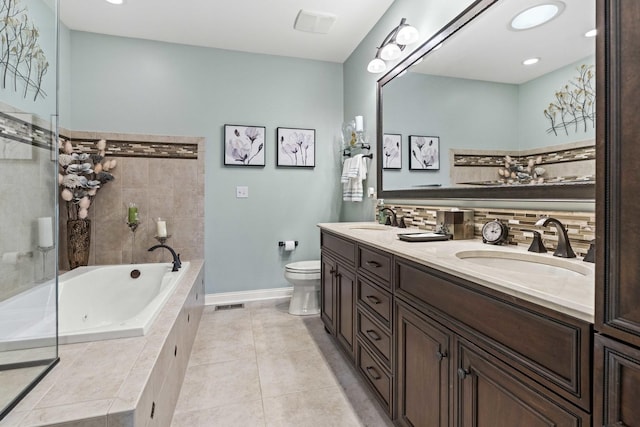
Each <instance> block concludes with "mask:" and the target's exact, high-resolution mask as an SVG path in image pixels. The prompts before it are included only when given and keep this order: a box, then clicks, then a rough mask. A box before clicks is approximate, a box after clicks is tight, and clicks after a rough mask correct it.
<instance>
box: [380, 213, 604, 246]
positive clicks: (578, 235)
mask: <svg viewBox="0 0 640 427" xmlns="http://www.w3.org/2000/svg"><path fill="white" fill-rule="evenodd" d="M384 207H388V208H391V209H393V210H394V211H395V212H396V213H397V215H398V218H399V217H401V216H402V217H404V220H405V223H406V224H407V227H415V228H419V229H422V230H429V231H435V229H436V213H437V211H439V210H450V209H451V208H450V207H437V206H417V205H396V204H385V205H384ZM473 212H474V230H475V236H476V237H477V238H481V233H482V226H483V225H484V224H485V223H486V222H487V221H490V220H494V219H498V220H500V221H502V222H503V223H504V224H507V225H508V227H509V239H508V242H507V244H509V245H515V246H522V247H525V248H528V247H529V245H530V244H531V242H532V240H533V233H532V231H533V230H535V231H538V232H539V233H540V234H541V235H542V239H543V242H544V245H545V247H546V248H547V249H548V250H549V251H553V250H555V248H556V246H557V242H558V235H557V233H556V229H555V227H552V228H549V227H544V228H541V227H536V225H535V223H536V221H537V220H538V219H540V217H543V216H551V217H554V218H556V219H558V220H560V222H562V223H563V224H564V225H565V227H566V228H567V233H568V235H569V240H570V241H571V247H572V248H573V250H574V251H575V253H576V254H577V255H578V256H584V255H585V254H586V253H587V251H588V249H589V244H590V243H591V241H592V240H593V239H595V238H596V237H595V234H596V224H595V223H596V214H595V212H564V211H542V210H540V211H528V210H517V209H483V208H475V209H473ZM376 217H377V216H376Z"/></svg>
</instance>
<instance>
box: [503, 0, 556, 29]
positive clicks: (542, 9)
mask: <svg viewBox="0 0 640 427" xmlns="http://www.w3.org/2000/svg"><path fill="white" fill-rule="evenodd" d="M564 8H565V4H564V3H563V2H561V1H548V2H546V3H543V4H539V5H537V6H533V7H530V8H528V9H525V10H523V11H522V12H520V13H518V14H517V15H516V16H514V17H513V19H512V20H511V24H510V25H509V27H510V28H511V29H512V30H516V31H521V30H528V29H530V28H535V27H538V26H540V25H542V24H545V23H547V22H549V21H551V20H552V19H553V18H555V17H557V16H558V15H560V13H562V11H563V10H564Z"/></svg>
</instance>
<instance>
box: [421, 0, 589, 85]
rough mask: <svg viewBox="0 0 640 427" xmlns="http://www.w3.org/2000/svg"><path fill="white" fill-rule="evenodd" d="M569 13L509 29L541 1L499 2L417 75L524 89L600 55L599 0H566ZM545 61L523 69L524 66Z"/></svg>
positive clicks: (431, 55)
mask: <svg viewBox="0 0 640 427" xmlns="http://www.w3.org/2000/svg"><path fill="white" fill-rule="evenodd" d="M562 1H563V2H564V3H565V5H566V7H565V10H564V11H563V12H562V13H561V14H560V15H559V16H557V17H556V18H554V19H553V20H551V21H549V22H547V23H546V24H543V25H541V26H539V27H536V28H532V29H529V30H525V31H512V30H510V29H509V23H510V22H511V19H512V18H513V17H514V16H515V15H517V14H518V13H519V12H521V11H523V10H525V9H527V8H529V7H531V6H534V5H538V4H540V3H542V1H541V0H510V1H505V2H498V3H497V4H496V5H494V6H491V7H490V8H489V10H487V11H486V12H485V13H483V14H482V15H481V16H479V17H478V18H477V19H475V20H474V21H473V22H472V24H470V25H469V26H467V27H464V28H463V29H462V30H460V31H459V32H458V33H457V34H455V35H454V36H452V37H451V38H450V39H449V40H447V41H445V43H444V44H443V47H442V49H438V50H436V51H433V52H431V53H429V54H428V55H427V57H426V58H425V60H424V61H423V62H422V63H420V64H416V66H414V68H412V71H414V72H420V73H426V74H435V75H445V76H451V77H458V78H466V79H474V80H484V81H493V82H501V83H512V84H521V83H524V82H527V81H529V80H531V79H534V78H536V77H539V76H541V75H544V74H546V73H548V72H550V71H553V70H556V69H558V68H561V67H563V66H565V65H567V64H571V63H573V62H576V61H579V60H581V59H583V58H585V57H587V56H589V55H593V54H594V53H595V38H586V37H584V33H585V32H587V31H588V30H591V29H593V28H595V10H596V8H595V0H562ZM531 57H539V58H540V62H538V63H537V64H535V65H532V66H528V67H526V66H523V65H522V61H523V60H525V59H527V58H531Z"/></svg>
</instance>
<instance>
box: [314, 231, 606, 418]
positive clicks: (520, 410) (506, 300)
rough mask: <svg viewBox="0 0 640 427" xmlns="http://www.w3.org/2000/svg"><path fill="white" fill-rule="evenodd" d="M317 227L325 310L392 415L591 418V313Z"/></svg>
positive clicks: (332, 327) (330, 324) (329, 324)
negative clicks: (584, 316)
mask: <svg viewBox="0 0 640 427" xmlns="http://www.w3.org/2000/svg"><path fill="white" fill-rule="evenodd" d="M326 235H329V236H330V237H331V239H329V240H327V239H326V238H325V236H326ZM322 236H323V237H322V241H323V242H324V243H323V250H322V259H323V282H322V283H323V286H322V304H323V307H322V318H323V320H324V322H325V325H327V330H329V331H331V332H332V333H333V334H334V335H335V336H336V338H337V340H338V342H339V343H340V345H341V346H342V347H343V348H344V349H345V350H347V351H348V352H349V350H350V349H351V348H353V350H352V351H353V355H354V363H355V365H356V368H357V369H358V371H359V372H360V373H361V375H362V377H363V379H364V380H365V381H366V382H367V383H368V384H369V385H370V387H371V390H372V391H373V392H374V394H375V395H376V396H377V398H378V400H379V401H380V403H381V405H382V406H383V407H384V409H385V410H386V411H387V413H388V414H389V416H390V417H391V418H392V419H393V420H394V421H395V423H396V424H397V425H400V426H407V427H408V426H413V427H418V426H419V427H445V426H479V427H482V426H491V427H501V426H505V427H511V426H527V427H530V426H531V427H536V426H551V425H555V426H575V427H589V426H591V369H592V351H591V350H592V336H593V330H592V325H591V324H590V323H588V322H584V321H581V320H578V319H575V318H573V317H570V316H567V315H564V314H562V313H559V312H556V311H554V310H550V309H547V308H544V307H541V306H538V305H536V304H533V303H530V302H527V301H524V300H520V299H518V298H515V297H512V296H508V295H505V294H503V293H501V292H498V291H494V290H491V289H489V288H486V287H484V286H481V285H478V284H476V283H473V282H470V281H467V280H464V279H461V278H458V277H455V276H452V275H450V274H447V273H444V272H442V271H438V270H435V269H432V268H429V267H426V266H424V265H421V264H418V263H415V262H413V261H409V260H405V259H403V258H402V257H399V256H396V255H392V254H390V253H386V252H384V251H381V250H378V249H375V248H371V247H369V246H367V245H363V244H360V243H357V242H355V241H350V240H348V239H347V238H340V239H341V241H340V242H339V247H341V248H343V249H344V248H345V247H347V246H345V243H351V244H352V246H351V247H350V249H349V250H348V251H347V252H344V251H343V254H342V255H339V254H338V252H337V251H335V250H332V249H331V246H332V244H327V243H328V242H333V244H335V243H336V240H335V239H336V238H337V236H333V235H331V234H330V233H327V232H325V231H323V232H322ZM352 251H353V252H352ZM345 253H348V254H351V253H353V254H354V257H353V258H352V262H353V264H351V263H350V262H351V261H347V260H346V259H345V256H344V255H345ZM345 263H346V264H347V265H349V266H351V265H354V266H355V271H354V275H353V276H350V278H349V280H348V281H347V282H348V283H350V284H353V285H352V286H342V287H341V285H340V280H337V279H336V277H335V275H336V272H339V271H340V269H341V268H345V266H344V264H345ZM332 271H333V273H331V272H332ZM349 271H350V272H351V271H352V270H349ZM327 275H332V276H331V277H327ZM350 287H351V291H349V288H350ZM352 298H353V299H352ZM350 310H351V311H350ZM350 313H353V314H354V318H353V323H349V322H350V320H349V319H351V317H350V315H349V314H350ZM352 327H353V329H352ZM350 331H353V337H354V339H352V340H351V341H349V340H348V339H347V336H348V335H349V332H350ZM349 343H351V346H350V345H349ZM349 354H351V353H350V352H349ZM598 427H599V426H598Z"/></svg>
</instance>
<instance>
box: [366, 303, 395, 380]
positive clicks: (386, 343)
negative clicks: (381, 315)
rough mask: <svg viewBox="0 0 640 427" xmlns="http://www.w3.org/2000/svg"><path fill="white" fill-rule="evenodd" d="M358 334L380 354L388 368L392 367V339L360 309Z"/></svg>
mask: <svg viewBox="0 0 640 427" xmlns="http://www.w3.org/2000/svg"><path fill="white" fill-rule="evenodd" d="M358 334H359V335H360V337H361V339H362V340H363V341H366V342H367V343H368V344H369V345H370V347H372V348H375V349H376V350H377V351H378V352H379V353H380V354H379V355H378V356H380V359H382V361H383V362H384V363H385V365H386V367H387V368H389V369H390V367H391V337H390V336H389V333H388V332H386V331H385V330H384V329H383V328H381V327H380V326H378V325H376V323H375V322H373V321H372V320H371V319H369V318H368V317H367V316H366V315H365V314H363V313H362V311H361V310H360V309H358Z"/></svg>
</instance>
